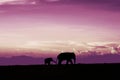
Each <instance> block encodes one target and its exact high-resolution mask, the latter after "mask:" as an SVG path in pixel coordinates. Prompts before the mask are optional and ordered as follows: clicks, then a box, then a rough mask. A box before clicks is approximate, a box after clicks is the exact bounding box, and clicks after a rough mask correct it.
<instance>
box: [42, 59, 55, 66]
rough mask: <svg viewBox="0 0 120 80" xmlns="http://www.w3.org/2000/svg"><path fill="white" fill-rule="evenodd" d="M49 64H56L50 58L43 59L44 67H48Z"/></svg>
mask: <svg viewBox="0 0 120 80" xmlns="http://www.w3.org/2000/svg"><path fill="white" fill-rule="evenodd" d="M51 62H54V63H56V62H55V61H54V60H53V59H52V58H45V59H44V63H45V65H50V64H51Z"/></svg>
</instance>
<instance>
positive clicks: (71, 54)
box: [57, 52, 75, 59]
mask: <svg viewBox="0 0 120 80" xmlns="http://www.w3.org/2000/svg"><path fill="white" fill-rule="evenodd" d="M57 58H58V59H61V58H62V59H64V58H65V59H66V58H75V53H74V52H64V53H60V54H59V55H58V56H57Z"/></svg>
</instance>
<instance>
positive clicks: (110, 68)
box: [0, 63, 120, 80]
mask: <svg viewBox="0 0 120 80" xmlns="http://www.w3.org/2000/svg"><path fill="white" fill-rule="evenodd" d="M119 73H120V64H119V63H114V64H74V65H49V66H48V65H16V66H0V78H1V79H6V78H7V79H8V78H9V79H15V80H18V79H22V80H23V79H32V78H33V79H34V80H35V79H39V80H41V79H42V80H46V79H49V80H51V79H53V78H54V79H55V80H61V79H62V80H64V79H65V80H68V79H70V80H71V79H72V80H75V79H78V80H85V79H87V80H89V79H93V78H94V79H96V80H97V79H103V80H104V77H106V78H110V79H113V80H115V79H116V78H117V77H119Z"/></svg>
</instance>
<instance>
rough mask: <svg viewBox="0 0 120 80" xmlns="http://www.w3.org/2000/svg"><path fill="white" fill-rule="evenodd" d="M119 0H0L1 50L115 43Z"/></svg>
mask: <svg viewBox="0 0 120 80" xmlns="http://www.w3.org/2000/svg"><path fill="white" fill-rule="evenodd" d="M119 4H120V0H0V48H1V52H6V51H11V52H16V51H17V52H21V51H37V54H40V53H41V52H42V53H46V52H47V53H48V52H50V53H59V52H61V51H73V50H74V49H75V50H76V49H77V50H80V49H83V50H88V49H91V47H90V46H95V48H96V46H106V45H109V44H111V45H112V46H107V47H114V45H117V47H119V44H120V42H119V40H120V32H119V30H120V22H119V21H120V5H119ZM106 50H108V49H106ZM38 52H40V53H38ZM4 55H5V54H4ZM10 55H13V54H10ZM14 55H15V54H14ZM17 55H18V54H17ZM19 55H20V54H19Z"/></svg>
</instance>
